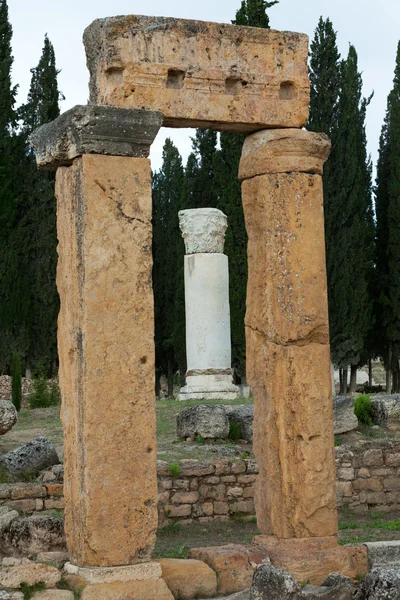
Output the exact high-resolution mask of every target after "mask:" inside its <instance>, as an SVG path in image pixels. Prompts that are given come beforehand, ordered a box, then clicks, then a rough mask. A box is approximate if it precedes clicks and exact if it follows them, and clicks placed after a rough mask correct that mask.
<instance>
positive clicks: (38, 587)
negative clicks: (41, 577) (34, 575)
mask: <svg viewBox="0 0 400 600" xmlns="http://www.w3.org/2000/svg"><path fill="white" fill-rule="evenodd" d="M20 589H21V592H22V594H23V596H24V600H30V599H31V598H33V596H34V595H35V593H36V592H43V591H44V590H45V589H46V586H45V584H44V583H43V582H42V581H39V583H35V584H34V585H28V584H27V583H21V588H20Z"/></svg>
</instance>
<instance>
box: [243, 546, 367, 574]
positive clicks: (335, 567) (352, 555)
mask: <svg viewBox="0 0 400 600" xmlns="http://www.w3.org/2000/svg"><path fill="white" fill-rule="evenodd" d="M253 544H254V546H253V549H254V548H259V549H260V556H257V552H255V554H254V556H252V557H251V559H252V560H253V561H254V562H262V557H265V556H268V557H269V558H270V560H271V563H272V564H273V565H274V566H276V567H280V568H282V569H285V570H286V571H288V572H289V573H290V574H291V575H292V576H293V577H294V578H295V579H297V581H299V582H300V583H303V582H306V581H307V582H310V583H312V584H313V585H321V584H322V583H323V582H324V581H325V579H326V578H327V577H328V575H329V574H330V573H341V574H342V575H346V576H347V577H351V578H352V579H355V578H356V577H357V575H365V574H366V573H367V570H368V565H367V562H368V561H367V551H366V548H365V547H364V546H339V544H338V541H337V539H336V537H334V536H332V537H322V538H291V539H278V538H275V537H269V536H257V537H255V538H254V539H253Z"/></svg>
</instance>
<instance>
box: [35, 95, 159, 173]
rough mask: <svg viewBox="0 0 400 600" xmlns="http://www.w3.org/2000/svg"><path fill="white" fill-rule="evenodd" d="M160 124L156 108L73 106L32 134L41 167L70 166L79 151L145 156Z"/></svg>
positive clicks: (52, 168) (80, 153)
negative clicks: (153, 109) (152, 109)
mask: <svg viewBox="0 0 400 600" xmlns="http://www.w3.org/2000/svg"><path fill="white" fill-rule="evenodd" d="M162 123H163V115H162V113H161V112H158V111H151V110H141V109H126V108H117V107H115V106H95V105H87V106H75V107H74V108H72V109H71V110H68V111H67V112H65V113H64V114H62V115H61V116H60V117H58V118H57V119H55V121H52V122H51V123H47V124H46V125H43V126H42V127H39V129H36V131H34V132H33V134H32V136H31V145H32V146H33V147H34V149H35V150H36V162H37V164H38V167H39V168H40V169H44V170H56V169H57V168H58V167H62V166H68V165H71V164H72V162H73V160H74V159H75V158H77V157H78V156H81V155H82V154H106V155H110V156H131V157H135V158H147V157H148V156H149V152H150V146H151V144H152V143H153V141H154V139H155V137H156V135H157V133H158V131H159V129H160V127H161V126H162Z"/></svg>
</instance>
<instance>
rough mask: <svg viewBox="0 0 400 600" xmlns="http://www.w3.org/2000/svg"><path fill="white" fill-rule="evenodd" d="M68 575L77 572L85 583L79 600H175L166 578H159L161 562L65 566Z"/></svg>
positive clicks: (68, 564) (69, 564)
mask: <svg viewBox="0 0 400 600" xmlns="http://www.w3.org/2000/svg"><path fill="white" fill-rule="evenodd" d="M64 571H65V572H66V573H67V574H69V575H78V576H79V577H81V578H82V579H83V580H84V581H86V582H87V584H88V585H87V586H85V588H84V590H83V592H82V596H81V598H82V600H119V599H120V598H122V597H123V598H131V597H132V598H140V600H154V598H157V600H174V597H173V595H172V593H171V591H170V590H169V588H168V586H167V584H166V583H165V581H164V580H163V579H162V578H161V576H162V571H161V565H160V563H156V562H148V563H139V564H136V565H126V566H122V567H78V566H76V565H73V564H71V563H66V564H65V565H64Z"/></svg>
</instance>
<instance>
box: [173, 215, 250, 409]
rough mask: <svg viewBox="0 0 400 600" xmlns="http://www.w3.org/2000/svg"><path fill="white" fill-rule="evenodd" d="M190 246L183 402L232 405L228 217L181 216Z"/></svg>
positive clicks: (236, 391)
mask: <svg viewBox="0 0 400 600" xmlns="http://www.w3.org/2000/svg"><path fill="white" fill-rule="evenodd" d="M179 225H180V228H181V231H182V236H183V239H184V240H185V247H186V256H185V312H186V356H187V372H186V386H185V387H183V388H182V389H181V392H180V395H179V398H180V400H186V399H189V398H195V399H196V398H197V399H208V400H219V399H225V400H233V399H235V398H238V397H239V388H238V387H237V386H236V385H233V381H232V369H231V323H230V309H229V271H228V257H227V256H226V255H225V254H224V253H223V252H224V240H225V231H226V229H227V219H226V215H224V213H223V212H221V211H220V210H217V209H216V208H198V209H192V210H182V211H180V213H179Z"/></svg>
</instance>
